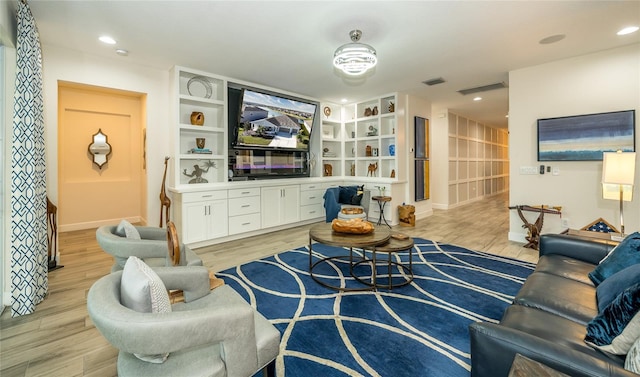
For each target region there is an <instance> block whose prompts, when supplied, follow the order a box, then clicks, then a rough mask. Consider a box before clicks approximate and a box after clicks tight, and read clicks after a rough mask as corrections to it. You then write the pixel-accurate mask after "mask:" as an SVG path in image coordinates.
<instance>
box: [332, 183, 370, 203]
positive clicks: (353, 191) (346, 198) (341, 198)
mask: <svg viewBox="0 0 640 377" xmlns="http://www.w3.org/2000/svg"><path fill="white" fill-rule="evenodd" d="M339 187H340V194H339V195H338V202H340V203H342V204H352V205H356V206H359V205H360V202H361V201H362V194H363V191H364V185H362V186H339Z"/></svg>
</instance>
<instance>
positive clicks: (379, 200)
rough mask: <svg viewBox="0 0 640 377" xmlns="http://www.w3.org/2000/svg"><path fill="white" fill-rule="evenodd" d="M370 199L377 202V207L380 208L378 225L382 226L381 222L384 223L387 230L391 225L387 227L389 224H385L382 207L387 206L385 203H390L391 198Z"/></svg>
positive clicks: (374, 197)
mask: <svg viewBox="0 0 640 377" xmlns="http://www.w3.org/2000/svg"><path fill="white" fill-rule="evenodd" d="M371 199H373V200H375V201H376V202H378V207H380V217H378V225H382V222H383V221H384V223H385V224H386V225H387V226H388V227H389V228H391V225H389V223H388V222H387V219H386V218H385V217H384V206H385V205H386V204H387V202H390V201H391V197H390V196H373V197H371Z"/></svg>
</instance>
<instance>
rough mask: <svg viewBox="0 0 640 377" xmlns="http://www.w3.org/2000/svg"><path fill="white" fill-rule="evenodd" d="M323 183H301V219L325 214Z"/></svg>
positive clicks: (309, 218)
mask: <svg viewBox="0 0 640 377" xmlns="http://www.w3.org/2000/svg"><path fill="white" fill-rule="evenodd" d="M325 190H326V189H325V188H324V187H323V185H321V184H317V183H315V184H302V185H300V220H303V221H304V220H311V219H315V218H320V217H323V216H324V199H323V196H324V192H325Z"/></svg>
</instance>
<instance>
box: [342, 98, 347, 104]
mask: <svg viewBox="0 0 640 377" xmlns="http://www.w3.org/2000/svg"><path fill="white" fill-rule="evenodd" d="M347 101H348V99H346V98H343V99H341V100H340V102H342V103H347Z"/></svg>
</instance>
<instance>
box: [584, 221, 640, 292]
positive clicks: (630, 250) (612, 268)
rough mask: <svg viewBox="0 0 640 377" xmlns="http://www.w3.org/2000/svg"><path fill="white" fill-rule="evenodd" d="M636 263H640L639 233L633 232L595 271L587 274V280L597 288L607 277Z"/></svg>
mask: <svg viewBox="0 0 640 377" xmlns="http://www.w3.org/2000/svg"><path fill="white" fill-rule="evenodd" d="M637 263H640V233H638V232H635V233H633V234H630V235H628V236H627V237H625V239H624V240H622V242H620V244H619V245H618V246H616V247H615V249H613V250H611V252H610V253H609V255H607V256H606V258H604V259H603V260H602V261H600V264H598V266H597V267H596V268H595V270H593V271H591V272H589V279H591V281H592V282H593V284H594V285H595V286H596V287H597V286H598V285H599V284H600V283H602V282H603V281H604V280H605V279H606V278H608V277H609V276H611V275H613V274H615V273H616V272H618V271H620V270H623V269H625V268H627V267H629V266H631V265H634V264H637Z"/></svg>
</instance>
